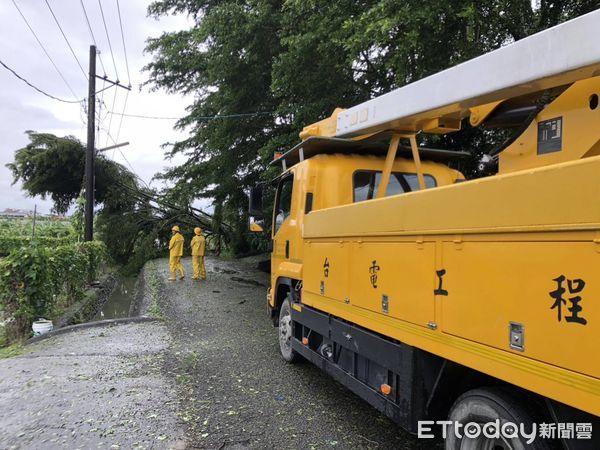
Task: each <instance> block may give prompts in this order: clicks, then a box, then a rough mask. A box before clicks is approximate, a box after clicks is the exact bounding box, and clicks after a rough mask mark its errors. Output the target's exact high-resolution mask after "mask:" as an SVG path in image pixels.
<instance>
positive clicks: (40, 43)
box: [12, 0, 77, 98]
mask: <svg viewBox="0 0 600 450" xmlns="http://www.w3.org/2000/svg"><path fill="white" fill-rule="evenodd" d="M12 2H13V5H15V8H17V11H19V14H20V15H21V17H22V18H23V21H24V22H25V24H26V25H27V28H29V31H31V34H33V37H34V38H35V40H36V41H37V43H38V44H39V45H40V47H41V48H42V50H43V52H44V54H45V55H46V56H47V57H48V59H49V60H50V62H51V63H52V65H53V66H54V69H56V72H57V73H58V75H59V76H60V77H61V78H62V80H63V81H64V82H65V84H66V85H67V87H68V88H69V90H70V91H71V94H73V97H75V98H77V94H75V91H74V90H73V88H72V87H71V85H70V84H69V82H68V81H67V79H66V78H65V76H64V75H63V74H62V72H61V71H60V69H59V68H58V66H57V65H56V63H55V62H54V60H53V59H52V57H51V56H50V53H48V50H46V47H44V44H42V41H40V38H38V36H37V34H36V32H35V31H33V27H32V26H31V25H30V24H29V21H28V20H27V18H26V17H25V15H24V14H23V12H22V11H21V8H19V6H18V5H17V3H16V2H15V0H12Z"/></svg>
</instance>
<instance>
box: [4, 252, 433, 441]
mask: <svg viewBox="0 0 600 450" xmlns="http://www.w3.org/2000/svg"><path fill="white" fill-rule="evenodd" d="M184 266H185V268H186V271H187V273H188V278H187V279H185V280H183V281H177V282H168V281H167V277H168V273H167V260H166V259H161V260H155V261H150V262H149V263H148V264H147V265H146V268H145V270H144V271H143V273H142V274H141V276H140V279H141V280H142V281H143V283H141V285H143V286H144V287H143V289H140V295H139V296H138V297H139V298H140V305H139V306H140V309H141V312H142V313H143V314H150V315H155V316H156V315H158V316H162V318H163V319H164V320H162V321H154V322H144V323H132V324H118V325H112V326H107V325H106V324H104V325H102V326H99V327H93V328H85V329H81V328H77V329H75V330H71V331H69V332H67V333H66V334H60V335H55V336H52V337H50V338H48V339H45V340H43V341H41V342H37V343H35V344H32V345H28V346H26V347H25V349H24V352H23V354H21V355H20V356H16V357H12V358H8V359H1V360H0V449H36V450H37V449H78V448H80V449H140V450H142V449H173V450H179V449H184V448H207V449H245V448H252V449H278V450H279V449H330V448H333V449H431V448H433V447H434V443H433V442H431V441H421V442H418V441H417V439H416V438H414V437H412V436H411V435H409V434H408V433H406V432H404V431H403V430H401V429H399V428H398V427H397V426H396V425H395V424H394V423H393V422H391V421H390V420H388V419H387V418H386V417H384V416H383V415H381V414H380V413H379V412H377V411H376V410H375V409H374V408H372V407H371V406H369V405H368V404H367V403H365V402H364V401H362V400H361V399H359V398H358V397H356V396H355V395H354V394H352V393H351V392H349V391H348V390H347V389H346V388H344V387H343V386H341V385H340V384H338V383H337V382H335V381H334V380H333V379H331V378H330V377H328V376H327V375H325V374H324V373H322V372H320V371H319V370H318V369H316V368H315V367H314V366H312V365H310V364H309V363H300V364H295V365H290V364H287V363H285V362H284V361H283V359H282V358H281V357H280V355H279V347H278V341H277V329H276V328H274V327H273V326H272V323H271V321H270V319H269V318H268V317H267V314H266V307H265V302H266V299H265V292H266V286H267V284H268V276H267V274H264V273H261V272H258V271H257V270H255V269H253V268H252V266H249V265H248V264H246V263H244V262H240V261H224V260H219V259H211V258H209V259H208V261H207V269H208V279H207V280H206V281H205V282H200V283H195V282H193V281H192V280H191V279H189V276H190V275H191V272H190V271H191V261H190V260H189V258H187V259H185V260H184Z"/></svg>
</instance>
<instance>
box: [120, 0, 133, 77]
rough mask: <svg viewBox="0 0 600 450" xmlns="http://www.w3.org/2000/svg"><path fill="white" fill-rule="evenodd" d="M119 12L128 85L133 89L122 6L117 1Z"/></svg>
mask: <svg viewBox="0 0 600 450" xmlns="http://www.w3.org/2000/svg"><path fill="white" fill-rule="evenodd" d="M117 12H118V14H119V27H120V28H121V41H122V42H123V53H124V54H125V67H126V68H127V83H128V84H129V86H130V87H131V77H130V76H129V60H128V59H127V48H126V47H125V34H124V33H123V20H122V19H121V6H120V5H119V0H117Z"/></svg>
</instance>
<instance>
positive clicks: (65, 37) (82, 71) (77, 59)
mask: <svg viewBox="0 0 600 450" xmlns="http://www.w3.org/2000/svg"><path fill="white" fill-rule="evenodd" d="M44 1H45V2H46V5H47V6H48V9H49V10H50V14H52V17H54V21H55V22H56V25H57V26H58V29H59V30H60V32H61V34H62V36H63V38H64V39H65V42H66V43H67V46H68V47H69V50H71V54H72V55H73V58H75V61H77V65H78V66H79V68H80V69H81V73H83V76H84V77H85V79H86V80H87V79H88V75H87V73H85V70H84V69H83V66H82V65H81V62H79V58H78V57H77V55H76V54H75V51H74V50H73V47H71V43H70V42H69V39H68V38H67V35H66V34H65V32H64V31H63V29H62V27H61V26H60V22H59V21H58V18H57V17H56V15H55V14H54V11H53V10H52V7H51V6H50V3H48V0H44Z"/></svg>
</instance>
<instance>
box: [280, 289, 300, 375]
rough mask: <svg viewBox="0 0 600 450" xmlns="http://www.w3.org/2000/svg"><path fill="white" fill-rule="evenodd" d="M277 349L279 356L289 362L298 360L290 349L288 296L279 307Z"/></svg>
mask: <svg viewBox="0 0 600 450" xmlns="http://www.w3.org/2000/svg"><path fill="white" fill-rule="evenodd" d="M279 349H280V350H281V356H283V359H285V360H286V361H287V362H289V363H293V362H295V361H297V360H298V354H297V353H296V352H295V351H294V350H292V314H291V307H290V299H289V296H288V298H286V299H285V300H284V302H283V303H282V304H281V308H279Z"/></svg>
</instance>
